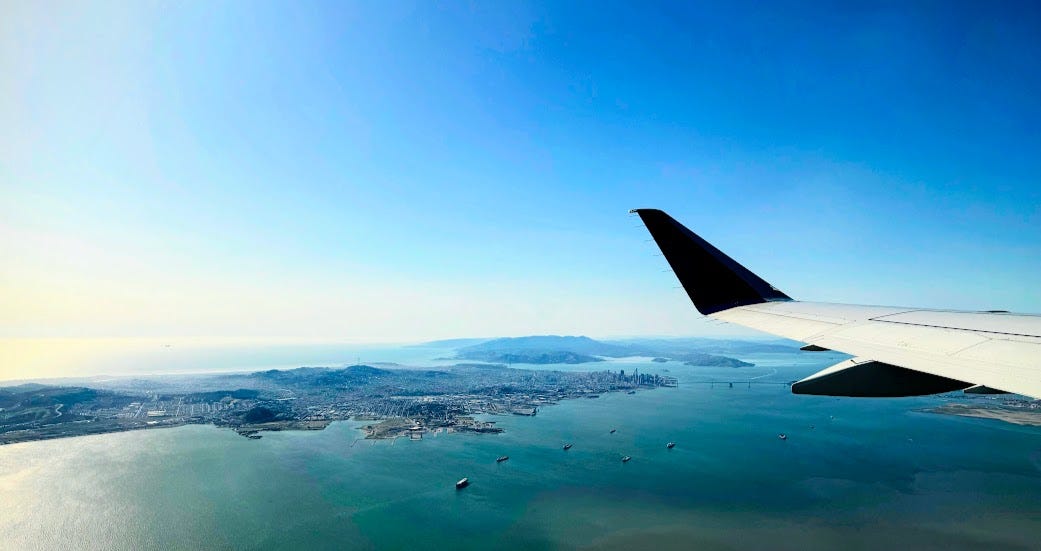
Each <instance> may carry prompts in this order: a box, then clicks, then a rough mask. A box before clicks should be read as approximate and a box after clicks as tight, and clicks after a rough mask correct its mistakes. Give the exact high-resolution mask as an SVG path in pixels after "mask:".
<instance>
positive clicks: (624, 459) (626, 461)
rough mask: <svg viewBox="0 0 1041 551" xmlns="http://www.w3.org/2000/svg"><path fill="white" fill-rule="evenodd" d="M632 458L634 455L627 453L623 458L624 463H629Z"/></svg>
mask: <svg viewBox="0 0 1041 551" xmlns="http://www.w3.org/2000/svg"><path fill="white" fill-rule="evenodd" d="M630 460H632V457H630V456H628V455H627V456H625V457H623V458H622V463H628V462H629V461H630Z"/></svg>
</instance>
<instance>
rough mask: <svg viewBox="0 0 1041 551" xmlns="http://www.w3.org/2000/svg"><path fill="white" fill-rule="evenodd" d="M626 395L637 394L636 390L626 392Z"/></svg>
mask: <svg viewBox="0 0 1041 551" xmlns="http://www.w3.org/2000/svg"><path fill="white" fill-rule="evenodd" d="M626 394H636V391H635V390H630V391H629V392H626Z"/></svg>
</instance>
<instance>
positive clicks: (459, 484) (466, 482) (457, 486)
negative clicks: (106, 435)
mask: <svg viewBox="0 0 1041 551" xmlns="http://www.w3.org/2000/svg"><path fill="white" fill-rule="evenodd" d="M469 485H470V479H469V478H464V479H462V480H460V481H459V482H456V483H455V489H456V490H462V489H463V488H465V487H467V486H469Z"/></svg>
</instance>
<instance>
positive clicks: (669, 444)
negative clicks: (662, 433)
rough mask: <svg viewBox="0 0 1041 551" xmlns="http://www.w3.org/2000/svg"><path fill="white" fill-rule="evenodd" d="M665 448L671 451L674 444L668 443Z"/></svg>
mask: <svg viewBox="0 0 1041 551" xmlns="http://www.w3.org/2000/svg"><path fill="white" fill-rule="evenodd" d="M665 447H666V448H668V449H670V450H671V449H672V448H675V447H676V443H675V442H669V443H668V444H665Z"/></svg>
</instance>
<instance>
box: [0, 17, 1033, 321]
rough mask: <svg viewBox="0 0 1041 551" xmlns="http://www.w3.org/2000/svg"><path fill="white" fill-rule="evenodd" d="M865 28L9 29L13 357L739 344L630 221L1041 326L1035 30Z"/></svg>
mask: <svg viewBox="0 0 1041 551" xmlns="http://www.w3.org/2000/svg"><path fill="white" fill-rule="evenodd" d="M850 5H851V6H855V7H849V6H834V5H831V6H829V5H826V4H824V3H819V4H818V3H803V2H794V3H787V2H786V3H768V5H765V6H763V5H754V4H740V3H734V4H732V5H726V6H724V5H721V3H704V4H694V3H676V4H647V5H643V4H642V3H641V4H640V5H637V4H636V3H632V4H625V3H614V2H608V3H560V2H545V3H505V2H487V3H461V2H459V3H457V2H448V3H441V4H434V3H427V2H419V3H405V2H392V3H386V2H358V3H347V2H344V3H337V2H317V3H304V2H300V3H288V2H286V3H275V2H220V3H201V2H200V3H194V4H193V3H180V4H171V3H146V2H128V3H122V4H121V3H99V4H96V5H93V6H89V5H86V4H79V5H73V6H70V5H66V4H53V3H48V2H39V3H24V2H23V3H7V4H6V7H4V9H3V11H4V12H5V14H6V15H5V17H3V18H2V20H0V74H3V75H5V76H4V78H0V186H2V196H0V198H2V200H0V232H2V234H0V262H2V264H3V265H4V269H3V271H2V272H3V273H2V274H0V309H2V310H4V311H5V312H6V314H5V315H4V316H3V317H2V319H0V335H5V336H91V337H93V336H107V337H127V336H169V335H174V336H308V337H329V338H349V339H355V340H374V341H404V340H421V339H426V338H441V337H455V336H471V335H519V334H530V333H567V334H589V335H595V336H612V335H640V334H671V335H689V334H706V333H709V334H711V333H714V332H718V331H719V328H718V326H715V325H711V324H708V323H707V322H705V321H703V320H701V319H700V316H699V315H698V314H697V313H696V312H695V311H694V309H693V308H692V307H691V306H690V304H689V303H688V302H687V300H686V298H685V295H684V294H683V292H682V291H681V290H679V289H677V288H675V286H676V282H675V281H674V280H673V277H672V274H671V273H667V272H665V271H663V270H665V268H666V265H665V263H664V260H663V259H662V258H660V257H657V256H655V255H656V253H657V250H656V249H655V248H654V246H653V244H652V243H648V242H646V240H647V239H648V237H649V236H648V235H647V234H646V232H645V230H643V229H642V228H641V227H640V225H639V222H638V220H637V219H636V218H633V217H630V216H628V214H627V211H628V210H629V209H630V208H634V207H657V208H661V209H664V210H666V211H668V212H669V213H670V214H672V215H673V216H675V217H676V218H677V219H679V220H680V221H682V222H684V223H685V224H687V225H688V226H689V227H690V228H691V229H693V230H694V231H696V232H699V233H700V234H701V235H702V236H703V237H705V238H706V239H708V240H709V241H711V242H713V243H714V244H716V245H717V246H718V247H719V248H721V249H723V250H724V251H726V252H728V253H729V254H731V255H732V256H733V257H734V258H736V259H737V260H738V261H739V262H742V263H743V264H745V265H746V266H748V267H750V268H751V269H752V270H753V271H756V272H757V273H759V274H760V275H762V276H763V277H764V278H765V279H767V280H768V281H770V282H771V283H773V284H774V285H775V286H777V287H778V288H780V289H782V290H783V291H785V292H786V293H788V294H789V295H791V296H793V297H796V298H800V299H806V300H824V301H835V302H850V303H868V304H890V305H909V306H924V307H947V308H961V309H984V308H985V309H997V308H1000V309H1010V310H1016V311H1027V312H1041V291H1039V290H1038V289H1037V281H1038V274H1041V131H1039V130H1038V129H1039V128H1041V101H1039V98H1041V70H1039V69H1041V66H1039V65H1041V61H1039V60H1041V38H1039V37H1038V34H1037V32H1036V29H1038V28H1041V16H1039V14H1038V12H1037V9H1036V8H1035V7H1032V6H1029V5H1028V4H1026V3H1022V4H1016V3H993V5H991V4H987V5H984V4H983V3H964V4H957V3H904V2H900V3H892V4H888V5H887V4H883V5H881V6H872V5H868V4H859V3H856V4H855V5H854V4H850Z"/></svg>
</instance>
